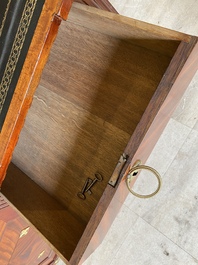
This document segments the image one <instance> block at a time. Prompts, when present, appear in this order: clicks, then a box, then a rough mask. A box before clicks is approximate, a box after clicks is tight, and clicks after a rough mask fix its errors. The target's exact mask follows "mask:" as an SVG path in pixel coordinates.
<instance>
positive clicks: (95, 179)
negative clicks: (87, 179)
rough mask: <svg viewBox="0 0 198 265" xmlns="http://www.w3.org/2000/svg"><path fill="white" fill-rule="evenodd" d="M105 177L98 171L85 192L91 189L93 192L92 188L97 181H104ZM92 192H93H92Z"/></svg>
mask: <svg viewBox="0 0 198 265" xmlns="http://www.w3.org/2000/svg"><path fill="white" fill-rule="evenodd" d="M102 180H103V177H102V175H101V174H100V173H96V174H95V178H94V179H93V180H92V182H91V183H90V184H89V186H88V187H87V188H86V189H85V192H88V191H90V192H91V188H92V187H93V185H94V184H95V183H96V182H97V181H102ZM91 193H92V192H91Z"/></svg>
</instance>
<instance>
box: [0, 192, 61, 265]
mask: <svg viewBox="0 0 198 265" xmlns="http://www.w3.org/2000/svg"><path fill="white" fill-rule="evenodd" d="M0 205H1V206H2V205H4V207H0V235H1V236H0V263H1V264H2V265H8V264H10V265H12V264H14V265H27V264H31V265H38V264H46V265H49V264H52V262H53V263H54V262H55V260H57V254H56V253H55V252H54V251H53V250H52V249H51V248H50V245H49V244H47V243H46V242H45V241H44V240H43V238H42V237H41V236H40V235H39V233H38V232H37V231H36V230H35V228H34V227H33V226H32V225H31V224H30V223H28V222H27V221H26V220H25V219H24V218H23V217H22V216H21V214H19V213H18V211H17V210H15V209H14V208H13V207H12V206H11V205H10V203H9V202H8V201H7V200H6V199H5V198H4V197H3V196H2V195H1V194H0Z"/></svg>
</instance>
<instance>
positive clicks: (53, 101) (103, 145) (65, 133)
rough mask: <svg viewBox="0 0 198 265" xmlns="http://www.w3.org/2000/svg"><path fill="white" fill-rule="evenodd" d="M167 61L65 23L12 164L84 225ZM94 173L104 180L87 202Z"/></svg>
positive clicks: (109, 37) (96, 185)
mask: <svg viewBox="0 0 198 265" xmlns="http://www.w3.org/2000/svg"><path fill="white" fill-rule="evenodd" d="M71 15H72V14H71ZM153 45H156V46H158V42H157V43H155V42H153ZM177 45H178V43H177V42H175V49H176V48H177ZM170 60H171V57H169V56H167V55H164V54H161V53H158V52H154V51H153V50H150V49H143V48H142V47H140V46H138V45H134V43H133V42H130V39H127V40H123V39H122V38H121V39H117V38H114V37H111V36H109V35H106V34H104V33H98V32H95V31H93V30H92V29H89V28H87V27H84V26H83V20H82V25H81V26H79V25H75V23H72V22H64V23H62V24H61V26H60V29H59V34H58V37H57V39H56V41H55V43H54V46H53V48H52V50H51V54H50V57H49V60H48V63H47V65H46V67H45V69H44V71H43V74H42V78H41V81H40V86H39V88H38V90H37V92H36V94H35V96H34V101H33V105H32V107H31V110H30V112H29V114H28V116H27V119H26V124H25V127H24V129H23V131H22V134H21V136H20V140H19V144H18V145H17V148H16V150H15V153H14V157H13V162H14V163H15V164H16V165H17V166H18V167H19V168H20V169H22V170H23V171H24V172H25V173H26V174H27V175H28V176H30V177H31V178H32V179H33V180H34V181H35V182H36V183H38V184H39V185H40V186H41V187H42V188H44V189H45V190H46V191H47V192H48V193H49V194H50V195H52V196H53V197H55V198H56V199H57V200H59V201H60V202H61V203H62V204H63V205H65V207H66V208H67V209H68V211H70V212H71V213H72V214H73V215H75V216H76V218H77V219H79V220H82V222H86V223H87V222H88V221H89V219H90V217H91V215H92V213H93V211H94V209H95V207H96V205H97V203H98V201H99V199H100V197H101V195H102V193H103V191H104V189H105V187H106V185H107V183H108V181H109V179H110V177H111V174H112V172H113V170H114V168H115V165H116V163H117V162H118V159H119V157H120V155H121V154H122V153H123V151H124V149H125V147H126V145H127V143H128V141H129V139H130V136H131V135H132V133H133V131H134V130H135V128H136V126H137V124H138V123H139V121H140V119H141V117H142V115H143V113H144V111H145V109H146V107H147V105H148V103H149V101H150V99H151V97H152V95H153V93H154V92H155V90H156V88H157V86H158V84H159V82H160V80H161V78H162V76H163V74H164V72H165V70H166V68H167V67H168V65H169V63H170ZM30 149H31V152H29V150H30ZM96 172H100V173H101V174H102V175H103V178H104V180H103V181H102V182H100V183H99V182H98V183H96V184H95V186H94V187H93V189H92V190H93V194H92V195H90V196H89V195H86V196H87V199H86V200H85V201H82V200H81V199H79V198H78V197H77V196H76V195H77V193H78V192H79V191H81V189H82V187H83V184H84V183H85V181H86V179H87V178H88V177H89V178H92V179H93V178H94V174H95V173H96Z"/></svg>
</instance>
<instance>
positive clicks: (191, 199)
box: [83, 0, 198, 265]
mask: <svg viewBox="0 0 198 265" xmlns="http://www.w3.org/2000/svg"><path fill="white" fill-rule="evenodd" d="M111 3H112V4H113V6H114V7H115V8H116V9H117V10H118V12H119V13H120V14H122V15H125V16H128V17H133V18H136V19H139V20H142V21H146V22H149V23H152V24H156V25H160V26H163V27H167V28H170V29H174V30H177V31H181V32H184V33H188V34H191V35H196V36H198V19H197V17H198V1H197V0H171V1H170V0H161V1H155V0H122V1H121V0H111ZM146 164H147V165H150V166H152V167H154V168H156V169H157V170H158V171H159V172H160V173H161V175H162V178H163V186H162V189H161V191H160V192H159V193H158V194H157V195H156V196H155V197H153V198H150V199H146V200H142V199H138V198H135V197H133V196H132V195H129V196H128V197H127V199H126V201H125V203H124V205H123V207H122V209H121V211H120V213H119V215H118V216H117V218H116V219H115V221H114V223H113V225H112V227H111V229H110V231H109V232H108V234H107V236H106V237H105V240H104V241H103V243H102V244H101V245H100V246H99V247H98V249H96V250H95V252H94V253H93V254H92V255H91V256H90V257H89V258H88V259H87V260H86V261H85V262H84V263H83V265H163V264H164V265H184V264H185V265H195V264H198V225H197V223H198V181H197V178H198V73H197V74H196V75H195V77H194V79H193V80H192V82H191V84H190V85H189V87H188V89H187V91H186V93H185V95H184V97H183V99H182V101H181V103H180V105H179V106H178V108H177V109H176V111H175V112H174V114H173V115H172V118H171V120H170V122H169V123H168V125H167V127H166V129H165V131H164V133H163V134H162V136H161V138H160V139H159V141H158V143H157V145H156V147H155V149H154V150H153V152H152V154H151V156H150V157H149V159H148V161H147V163H146ZM138 188H139V189H141V184H139V187H138Z"/></svg>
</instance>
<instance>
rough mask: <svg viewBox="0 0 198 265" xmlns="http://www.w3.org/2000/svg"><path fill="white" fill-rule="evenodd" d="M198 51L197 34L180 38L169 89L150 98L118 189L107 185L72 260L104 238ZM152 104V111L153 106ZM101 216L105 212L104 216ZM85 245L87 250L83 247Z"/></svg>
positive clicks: (197, 61)
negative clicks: (189, 38)
mask: <svg viewBox="0 0 198 265" xmlns="http://www.w3.org/2000/svg"><path fill="white" fill-rule="evenodd" d="M197 55H198V44H197V38H193V39H192V41H191V43H189V45H188V44H186V43H185V42H181V44H180V46H179V48H178V50H177V52H176V56H174V58H173V60H172V61H171V64H170V66H169V67H168V69H167V71H166V73H167V74H165V75H164V78H163V79H162V81H161V82H160V84H159V87H158V88H159V90H161V89H162V90H166V93H165V94H164V96H162V97H161V96H159V94H158V93H155V94H154V96H153V97H152V100H151V102H152V101H153V102H156V103H157V104H156V106H155V104H152V103H150V104H149V106H148V108H147V110H146V111H145V113H144V115H143V118H142V120H141V121H140V123H139V124H138V126H137V128H136V130H135V132H134V133H133V135H132V137H131V139H130V141H129V143H128V145H127V147H126V149H125V153H127V154H129V157H130V159H129V160H128V162H127V163H126V165H125V167H124V168H123V170H122V173H121V178H120V179H119V185H117V186H116V187H115V189H114V188H112V187H111V186H108V187H107V188H106V190H105V192H104V193H103V196H102V197H101V199H100V201H99V203H98V205H97V208H96V209H95V211H94V213H93V215H92V217H91V219H90V221H89V224H88V226H87V227H86V230H85V231H84V234H83V236H82V237H81V240H80V241H79V243H78V246H77V248H76V250H75V252H74V254H73V256H72V258H71V259H70V263H71V264H76V263H77V264H82V263H83V261H84V260H86V258H87V257H88V256H89V255H90V254H91V253H92V252H93V249H96V248H97V246H98V245H99V244H100V242H102V240H103V238H104V236H105V235H106V233H107V231H108V229H109V227H110V225H111V224H112V222H113V220H114V218H115V217H116V215H117V213H118V211H119V209H120V207H121V206H122V204H123V202H124V200H125V199H126V196H127V195H128V189H127V188H126V184H125V178H126V175H127V172H128V170H129V167H130V164H131V165H132V164H133V163H134V162H135V161H136V160H137V159H141V160H142V162H143V163H145V161H146V159H147V158H148V156H149V155H150V153H151V151H152V149H153V148H154V146H155V144H156V142H157V140H158V139H159V137H160V135H161V133H162V131H163V129H164V128H165V126H166V124H167V122H168V120H169V119H170V117H171V114H172V113H173V111H174V109H175V108H176V106H177V104H178V103H179V101H180V99H181V97H182V95H183V93H184V92H185V89H186V87H187V86H188V84H189V83H190V81H191V79H192V77H193V76H194V74H195V73H196V71H197V66H198V56H197ZM173 66H174V67H173ZM178 69H179V70H178ZM170 70H172V71H170ZM171 80H172V81H171ZM170 89H171V90H170ZM167 93H168V94H167ZM162 95H163V92H162ZM151 107H152V111H151V110H150V108H151ZM151 112H153V116H151V115H150V113H151ZM145 124H148V125H149V127H147V126H146V127H145ZM136 143H137V145H136ZM112 198H113V200H112ZM105 209H107V210H105ZM101 216H103V218H102V219H101ZM98 224H99V225H98ZM92 233H93V234H92ZM90 234H91V235H90ZM90 238H91V241H90ZM83 247H84V250H85V253H84V252H83V250H82V249H83ZM79 257H81V259H79Z"/></svg>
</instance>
